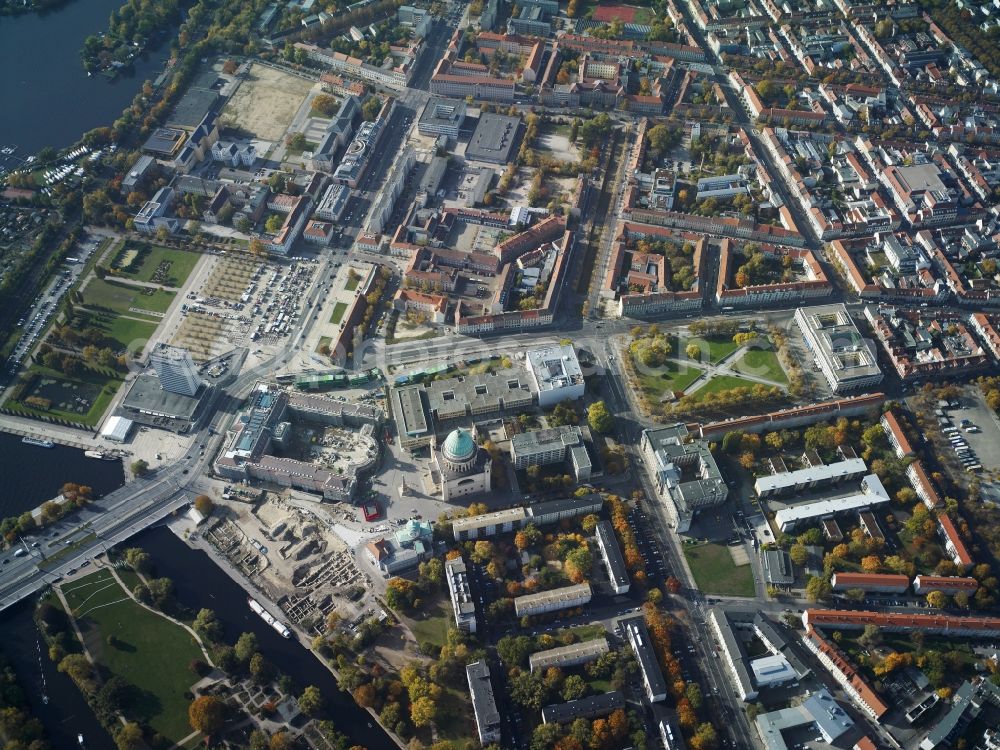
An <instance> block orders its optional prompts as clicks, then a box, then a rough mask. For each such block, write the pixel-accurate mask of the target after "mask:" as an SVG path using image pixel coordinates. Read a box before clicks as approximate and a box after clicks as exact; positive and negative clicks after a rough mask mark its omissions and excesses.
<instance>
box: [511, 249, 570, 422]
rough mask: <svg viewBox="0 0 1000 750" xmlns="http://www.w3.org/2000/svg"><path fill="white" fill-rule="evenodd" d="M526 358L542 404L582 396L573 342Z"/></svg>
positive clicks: (531, 351)
mask: <svg viewBox="0 0 1000 750" xmlns="http://www.w3.org/2000/svg"><path fill="white" fill-rule="evenodd" d="M512 239H513V238H512ZM525 359H526V366H527V368H528V375H529V377H530V378H531V382H532V385H534V387H535V390H536V391H537V392H538V405H539V406H540V407H542V408H543V409H550V408H552V407H553V406H555V405H556V404H558V403H559V402H560V401H568V400H571V399H578V398H583V392H584V382H583V372H582V371H581V370H580V361H579V360H578V359H577V357H576V351H575V350H574V349H573V345H572V344H558V345H555V346H547V347H544V348H542V349H532V350H530V351H528V353H527V354H526V355H525Z"/></svg>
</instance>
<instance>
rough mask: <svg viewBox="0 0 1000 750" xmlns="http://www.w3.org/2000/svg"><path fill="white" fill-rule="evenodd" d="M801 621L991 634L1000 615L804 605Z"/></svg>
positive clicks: (827, 625)
mask: <svg viewBox="0 0 1000 750" xmlns="http://www.w3.org/2000/svg"><path fill="white" fill-rule="evenodd" d="M802 622H803V624H804V625H805V626H806V628H807V629H809V628H833V629H835V630H862V629H864V627H865V626H866V625H875V626H877V627H879V628H881V629H882V630H885V631H886V632H889V633H907V632H910V631H923V632H924V633H928V634H930V633H935V634H936V633H947V634H948V636H949V637H951V638H976V637H979V636H988V637H990V638H993V637H995V636H996V634H997V631H998V630H1000V618H996V617H979V616H977V617H958V616H955V615H949V614H918V613H912V614H911V613H909V612H906V613H896V612H866V611H864V610H857V609H807V610H806V611H805V612H803V613H802Z"/></svg>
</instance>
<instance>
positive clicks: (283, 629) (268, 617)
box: [247, 596, 292, 638]
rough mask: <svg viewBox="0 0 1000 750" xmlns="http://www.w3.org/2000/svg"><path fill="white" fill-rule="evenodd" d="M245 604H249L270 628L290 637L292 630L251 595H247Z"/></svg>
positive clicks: (284, 636) (283, 636) (285, 636)
mask: <svg viewBox="0 0 1000 750" xmlns="http://www.w3.org/2000/svg"><path fill="white" fill-rule="evenodd" d="M247 604H249V605H250V609H252V610H253V611H254V612H255V613H256V614H257V616H258V617H260V619H262V620H263V621H264V622H266V623H267V624H268V625H270V626H271V627H272V628H274V629H275V630H276V631H278V634H279V635H281V637H282V638H291V637H292V631H291V630H289V629H288V626H287V625H285V623H283V622H281V621H280V620H277V619H276V618H275V617H274V615H272V614H271V613H270V612H268V611H267V610H266V609H264V607H263V606H262V605H261V603H260V602H258V601H257V600H256V599H254V598H253V597H252V596H251V597H247Z"/></svg>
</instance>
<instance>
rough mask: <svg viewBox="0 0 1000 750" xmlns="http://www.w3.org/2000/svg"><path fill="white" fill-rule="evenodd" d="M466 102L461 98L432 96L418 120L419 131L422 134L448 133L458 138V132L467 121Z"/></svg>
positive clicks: (447, 134) (451, 136) (449, 135)
mask: <svg viewBox="0 0 1000 750" xmlns="http://www.w3.org/2000/svg"><path fill="white" fill-rule="evenodd" d="M465 109H466V106H465V102H464V101H462V100H461V99H444V98H442V97H440V96H432V97H430V98H429V99H428V100H427V104H425V105H424V109H423V111H422V112H421V113H420V119H419V120H417V132H419V133H420V135H425V136H435V135H446V136H448V137H449V138H458V133H459V131H460V130H461V129H462V124H463V123H464V122H465Z"/></svg>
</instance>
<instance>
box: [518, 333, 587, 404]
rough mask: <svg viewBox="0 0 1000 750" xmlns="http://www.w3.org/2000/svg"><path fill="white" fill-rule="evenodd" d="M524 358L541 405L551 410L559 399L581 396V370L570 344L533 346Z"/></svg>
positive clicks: (582, 384)
mask: <svg viewBox="0 0 1000 750" xmlns="http://www.w3.org/2000/svg"><path fill="white" fill-rule="evenodd" d="M525 358H526V360H527V367H528V374H529V376H530V377H531V382H532V385H534V387H535V390H536V391H537V392H538V405H539V406H540V407H542V408H543V409H550V408H552V407H553V406H555V405H556V404H558V403H559V402H560V401H567V400H569V399H577V398H583V392H584V382H583V373H582V372H581V370H580V361H579V360H578V359H577V357H576V351H575V350H574V349H573V345H572V344H561V345H556V346H547V347H544V348H542V349H532V350H530V351H529V352H528V353H527V355H526V357H525Z"/></svg>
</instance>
